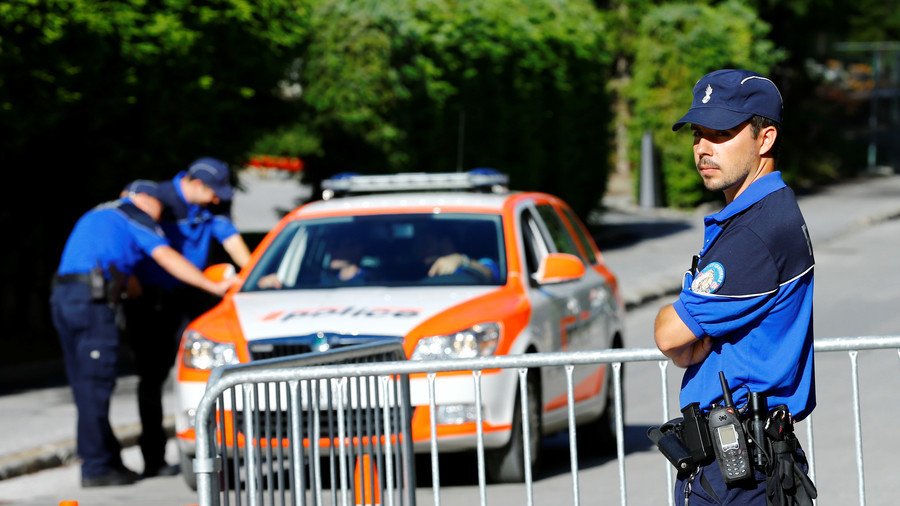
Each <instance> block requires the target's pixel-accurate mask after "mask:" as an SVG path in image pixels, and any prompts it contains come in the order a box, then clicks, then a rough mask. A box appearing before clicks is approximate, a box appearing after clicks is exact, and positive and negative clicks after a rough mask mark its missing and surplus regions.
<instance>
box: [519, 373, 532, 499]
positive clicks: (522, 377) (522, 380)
mask: <svg viewBox="0 0 900 506" xmlns="http://www.w3.org/2000/svg"><path fill="white" fill-rule="evenodd" d="M519 399H520V400H521V402H520V403H519V408H521V409H520V412H521V414H522V453H523V455H522V460H523V462H522V463H523V464H524V466H523V467H524V469H525V504H527V505H528V506H534V490H533V483H532V481H531V420H530V416H529V413H528V403H529V400H528V368H525V367H521V368H519Z"/></svg>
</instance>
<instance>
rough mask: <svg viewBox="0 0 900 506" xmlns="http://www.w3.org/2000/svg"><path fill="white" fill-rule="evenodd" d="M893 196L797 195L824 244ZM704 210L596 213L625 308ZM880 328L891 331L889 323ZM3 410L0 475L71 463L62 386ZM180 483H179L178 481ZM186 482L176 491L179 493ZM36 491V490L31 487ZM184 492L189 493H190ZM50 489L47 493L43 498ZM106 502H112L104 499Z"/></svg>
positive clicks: (672, 283) (69, 408) (672, 268)
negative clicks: (600, 214) (617, 276)
mask: <svg viewBox="0 0 900 506" xmlns="http://www.w3.org/2000/svg"><path fill="white" fill-rule="evenodd" d="M898 197H900V176H890V177H878V178H872V179H865V180H860V181H858V182H854V183H850V184H843V185H840V186H836V187H833V188H828V189H826V190H824V191H821V192H818V193H815V194H811V195H805V196H802V197H801V199H800V205H801V208H802V209H803V211H804V214H805V215H806V219H807V222H808V224H809V228H810V231H811V235H812V239H813V241H814V244H815V245H816V247H817V249H820V248H821V246H822V245H827V244H830V243H832V242H833V241H836V240H838V239H840V238H842V237H846V236H847V235H848V234H853V233H855V232H858V231H861V230H864V229H866V228H867V227H869V226H871V225H873V224H876V223H882V222H884V221H886V220H888V219H890V218H895V217H898V216H900V198H898ZM703 214H704V213H703V212H702V211H698V212H694V213H677V212H672V211H666V210H642V209H637V208H618V209H615V210H614V211H611V212H607V213H604V214H603V215H602V216H601V217H600V223H601V226H602V234H601V248H602V249H603V250H604V258H605V259H606V261H607V262H608V263H609V264H610V266H611V267H612V269H613V270H614V271H615V272H616V273H617V274H618V275H619V278H620V282H621V284H622V288H623V295H624V297H625V300H626V304H627V306H628V308H629V310H630V311H635V310H638V309H640V308H641V307H642V305H644V304H646V303H647V302H649V301H653V300H656V298H657V297H658V296H660V295H664V294H671V293H674V292H675V291H677V289H678V286H679V283H680V280H681V275H682V273H683V271H684V270H685V268H686V267H687V265H686V260H685V259H686V258H688V257H689V255H690V252H692V251H694V250H695V249H697V247H698V245H699V243H700V240H701V237H702V228H701V225H700V224H701V222H702V215H703ZM885 275H894V276H895V274H894V272H893V271H890V272H885ZM886 279H888V280H889V279H890V278H886ZM847 329H848V331H847V332H846V333H845V335H850V334H853V325H852V322H849V321H848V324H847ZM885 332H886V333H890V332H891V331H890V330H889V329H888V330H885ZM894 332H896V329H895V330H894ZM831 335H835V334H831ZM837 335H840V334H837ZM134 388H135V381H134V378H133V377H130V376H127V377H123V378H122V380H121V381H120V384H119V386H118V388H117V391H116V396H115V397H114V399H113V403H112V413H111V419H112V420H113V422H114V424H115V425H116V427H117V433H118V434H119V435H120V437H121V438H122V439H123V440H124V442H125V443H126V444H133V442H134V437H135V435H136V434H137V430H138V425H137V420H138V417H137V407H136V401H135V395H134ZM165 402H166V407H167V410H168V412H171V410H172V408H173V403H172V401H171V393H170V392H169V393H167V397H166V399H165ZM0 410H2V412H3V413H6V414H7V416H4V417H2V418H0V428H2V430H3V433H4V434H5V435H6V436H5V437H4V438H3V439H2V440H0V477H9V476H16V475H20V474H22V473H24V472H27V471H35V470H39V469H42V468H47V467H53V466H57V465H59V464H60V463H71V461H72V459H73V454H74V448H73V443H72V435H73V433H74V416H75V408H74V405H73V404H72V401H71V395H70V394H69V391H68V388H67V387H65V386H60V387H54V388H44V389H39V390H31V391H26V392H21V393H16V394H10V395H5V396H0ZM9 414H14V416H9ZM125 457H126V460H127V461H128V463H129V464H131V465H132V466H133V467H134V468H136V469H140V467H141V464H140V457H139V456H138V455H137V454H136V451H135V450H134V448H131V449H129V450H128V451H126V456H125ZM171 460H172V461H174V460H175V457H174V456H171ZM75 468H77V466H74V465H70V466H68V467H66V468H62V469H57V470H53V471H47V472H51V473H60V474H59V476H60V478H59V479H60V480H69V481H72V480H75V484H77V472H69V473H68V474H66V473H65V470H66V469H75ZM42 474H43V473H42ZM31 479H32V477H29V476H24V477H21V478H16V479H10V480H7V481H5V482H4V481H0V503H8V502H7V501H9V500H12V499H13V498H14V497H15V498H18V499H23V497H22V496H21V495H15V496H12V495H10V494H13V492H10V491H12V490H20V489H22V488H23V487H24V489H25V492H24V493H25V494H26V495H25V496H24V497H29V496H28V495H27V494H28V493H30V490H29V485H28V483H29V481H24V482H23V481H22V480H31ZM153 482H154V480H149V481H147V482H145V483H141V484H138V485H137V486H135V487H125V488H122V489H116V490H122V491H123V492H122V493H121V494H120V495H119V496H117V497H122V498H123V499H126V498H127V497H129V494H135V493H138V492H139V491H140V490H142V489H143V488H144V487H150V486H152V484H153ZM22 483H25V485H22ZM178 483H179V486H181V487H182V488H183V485H182V484H181V483H180V481H179V482H178ZM68 485H69V486H68V488H71V485H73V484H72V483H70V484H68ZM76 486H77V485H76ZM170 488H172V490H171V492H172V493H176V492H178V490H177V489H175V487H170ZM184 490H186V489H184ZM184 490H182V491H180V492H181V493H183V492H184ZM88 492H90V493H88ZM94 492H95V491H82V495H81V497H82V499H83V503H84V504H100V503H99V502H93V501H91V502H89V501H88V499H89V498H92V497H95V496H94ZM34 494H35V495H36V496H37V495H39V494H38V492H36V491H35V492H34ZM104 494H105V495H104V497H106V495H109V494H114V491H110V490H107V491H104ZM188 496H190V497H193V495H192V494H188ZM47 497H48V496H44V499H47ZM131 497H134V496H133V495H132V496H131ZM178 497H183V496H182V495H178ZM185 500H187V499H185ZM173 501H175V502H173ZM178 501H180V499H176V498H174V497H173V498H172V501H163V502H159V503H156V504H187V502H178ZM123 502H124V500H123ZM11 504H47V502H46V501H44V502H34V503H32V502H18V501H16V502H12V503H11ZM106 504H113V503H112V502H106ZM151 504H152V503H151Z"/></svg>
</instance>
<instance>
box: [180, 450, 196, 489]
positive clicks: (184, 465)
mask: <svg viewBox="0 0 900 506" xmlns="http://www.w3.org/2000/svg"><path fill="white" fill-rule="evenodd" d="M179 453H180V455H181V477H182V478H184V482H185V483H187V486H188V487H190V489H191V490H194V491H196V490H197V475H196V474H194V456H193V455H189V454H186V453H184V452H179Z"/></svg>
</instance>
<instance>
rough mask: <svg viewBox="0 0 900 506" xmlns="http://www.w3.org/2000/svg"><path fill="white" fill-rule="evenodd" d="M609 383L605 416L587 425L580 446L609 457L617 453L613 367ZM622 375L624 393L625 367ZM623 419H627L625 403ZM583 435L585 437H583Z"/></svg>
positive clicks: (609, 367)
mask: <svg viewBox="0 0 900 506" xmlns="http://www.w3.org/2000/svg"><path fill="white" fill-rule="evenodd" d="M607 371H608V375H609V376H608V378H609V380H608V381H609V383H608V385H607V388H606V398H605V400H604V405H603V414H601V415H600V416H599V417H598V418H596V419H595V420H594V421H592V422H590V423H588V424H587V425H585V430H583V431H579V433H578V434H579V437H578V443H579V444H578V446H579V450H582V451H584V452H586V453H588V454H599V455H609V454H613V453H615V452H616V394H615V392H614V391H613V390H614V385H613V378H612V374H613V372H612V366H611V365H610V366H608V369H607ZM619 372H620V373H621V378H622V381H621V384H622V392H624V391H625V366H624V364H623V365H622V368H621V369H620V370H619ZM622 404H623V412H622V419H623V420H624V418H625V413H624V402H623V403H622ZM582 434H583V435H584V436H582Z"/></svg>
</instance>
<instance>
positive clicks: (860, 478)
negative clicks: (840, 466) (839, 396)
mask: <svg viewBox="0 0 900 506" xmlns="http://www.w3.org/2000/svg"><path fill="white" fill-rule="evenodd" d="M858 355H859V352H858V351H855V350H854V351H851V352H850V371H851V374H850V380H851V385H852V386H853V389H852V392H853V427H854V436H855V437H854V443H856V480H857V484H858V486H859V506H865V504H866V477H865V471H863V447H862V420H861V418H860V411H859V364H858V360H857V358H858Z"/></svg>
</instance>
